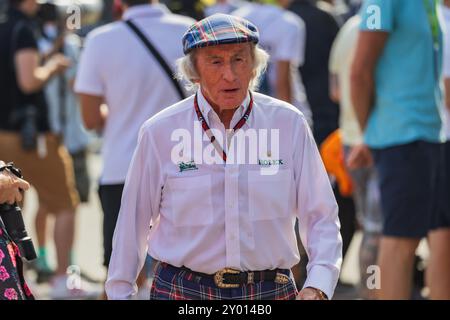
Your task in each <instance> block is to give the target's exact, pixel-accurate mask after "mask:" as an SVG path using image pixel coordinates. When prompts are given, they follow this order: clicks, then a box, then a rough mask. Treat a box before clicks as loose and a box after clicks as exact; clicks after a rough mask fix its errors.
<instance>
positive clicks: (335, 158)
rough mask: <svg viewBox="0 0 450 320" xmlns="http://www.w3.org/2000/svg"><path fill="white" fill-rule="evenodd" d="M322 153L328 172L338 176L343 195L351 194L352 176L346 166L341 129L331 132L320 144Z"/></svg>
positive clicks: (337, 179)
mask: <svg viewBox="0 0 450 320" xmlns="http://www.w3.org/2000/svg"><path fill="white" fill-rule="evenodd" d="M320 155H321V156H322V160H323V163H324V165H325V169H326V170H327V172H328V174H330V175H333V176H334V177H335V178H336V181H337V184H338V188H339V192H340V193H341V195H342V196H344V197H349V196H351V195H352V193H353V184H352V178H351V177H350V175H349V174H348V172H347V169H346V167H345V157H344V148H343V146H342V139H341V133H340V131H339V129H338V130H336V131H334V132H333V133H331V134H330V135H329V136H328V137H327V138H326V139H325V141H324V142H323V143H322V144H321V145H320Z"/></svg>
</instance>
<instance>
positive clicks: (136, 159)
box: [105, 125, 161, 300]
mask: <svg viewBox="0 0 450 320" xmlns="http://www.w3.org/2000/svg"><path fill="white" fill-rule="evenodd" d="M160 172H161V170H160V161H159V158H158V156H157V150H156V147H155V145H154V141H153V138H152V137H151V133H150V132H149V131H148V130H147V129H146V126H145V125H144V126H143V127H142V128H141V131H140V133H139V139H138V145H137V148H136V150H135V152H134V155H133V159H132V161H131V164H130V167H129V169H128V174H127V178H126V180H125V187H124V191H123V194H122V202H121V207H120V212H119V217H118V219H117V224H116V229H115V231H114V237H113V251H112V256H111V262H110V264H109V271H108V280H107V282H106V286H105V289H106V294H107V296H108V299H113V300H122V299H129V298H131V297H132V296H133V295H134V294H136V292H137V287H136V278H137V276H138V274H139V272H140V271H141V269H142V267H143V265H144V262H145V258H146V254H147V248H148V236H149V233H150V225H151V222H152V219H156V218H157V215H158V208H159V202H160V199H161V187H160V181H161V180H160Z"/></svg>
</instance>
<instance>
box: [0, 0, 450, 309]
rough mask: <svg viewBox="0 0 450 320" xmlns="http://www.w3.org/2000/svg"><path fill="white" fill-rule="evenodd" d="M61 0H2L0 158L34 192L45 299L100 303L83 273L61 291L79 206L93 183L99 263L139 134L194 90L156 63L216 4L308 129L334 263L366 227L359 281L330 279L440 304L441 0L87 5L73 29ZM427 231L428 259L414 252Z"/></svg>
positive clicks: (445, 77) (449, 287) (444, 179)
mask: <svg viewBox="0 0 450 320" xmlns="http://www.w3.org/2000/svg"><path fill="white" fill-rule="evenodd" d="M71 2H73V3H75V2H78V3H80V1H56V0H55V1H51V0H46V1H36V0H0V8H2V9H0V10H2V14H1V18H0V97H1V98H0V100H1V101H0V114H1V116H0V161H4V162H5V163H6V162H14V164H15V166H17V167H19V168H21V170H22V173H23V175H24V177H25V180H27V181H28V182H29V183H30V184H31V185H32V187H34V188H35V189H36V191H37V194H38V198H39V207H38V210H37V213H36V216H35V225H34V226H31V225H29V226H27V228H35V231H36V236H37V237H36V239H33V240H34V243H35V246H36V249H37V250H36V251H37V259H36V260H35V261H33V262H32V263H30V264H26V268H29V269H30V271H32V273H33V274H35V276H36V278H34V279H33V281H36V282H38V283H43V282H48V283H49V284H50V286H51V293H50V296H51V298H54V299H73V298H79V299H84V298H86V299H88V298H100V297H101V292H99V291H98V290H94V289H92V288H91V287H90V286H89V282H92V279H90V278H89V276H87V275H86V276H84V277H83V281H84V282H86V285H84V284H83V285H82V286H77V287H76V288H73V287H70V286H68V285H67V280H68V275H67V269H68V268H69V266H70V265H73V264H76V262H75V261H73V257H72V251H73V247H74V245H73V244H74V235H75V225H76V223H75V219H76V212H77V209H78V208H79V206H80V204H82V203H88V202H89V201H92V199H91V198H90V197H92V193H91V194H90V190H91V189H92V185H93V184H95V185H97V184H98V186H99V188H98V197H99V199H100V202H101V206H102V210H103V213H104V222H103V226H102V230H99V232H102V235H103V249H104V257H103V259H104V267H105V268H107V267H108V264H109V259H110V256H111V250H112V238H113V233H114V229H115V224H116V221H117V215H118V213H119V209H120V200H121V195H122V191H123V186H124V183H125V178H126V173H127V169H128V164H129V163H130V161H131V157H132V154H133V151H134V148H135V147H136V141H137V136H138V131H139V128H140V126H141V125H142V124H143V123H144V122H145V121H146V120H147V119H148V118H150V117H151V116H153V115H154V114H156V113H157V112H159V111H160V110H161V109H162V108H163V107H164V106H169V105H172V104H173V103H176V102H177V101H179V100H181V99H183V98H185V97H187V96H188V95H190V94H191V93H189V92H188V91H187V90H186V89H185V88H184V86H183V84H182V83H181V84H178V86H177V85H176V84H175V85H173V81H174V80H173V77H172V79H171V77H170V74H169V75H168V74H166V73H167V72H166V71H167V68H162V67H161V65H163V64H164V65H166V66H167V67H168V68H169V70H171V71H172V72H173V73H174V72H175V70H176V66H175V61H176V60H177V59H178V58H180V57H182V55H183V51H182V49H183V48H182V45H181V38H182V36H183V33H184V32H185V31H186V30H187V28H188V27H189V25H190V24H192V22H194V21H195V20H199V19H202V18H203V17H206V16H209V15H212V14H215V13H226V14H232V15H237V16H241V17H244V18H246V19H248V20H250V21H251V22H253V23H254V24H255V25H256V26H257V27H258V29H259V32H260V37H261V39H260V45H261V47H262V48H263V49H265V50H266V51H267V52H268V53H269V55H270V61H269V67H268V69H267V72H266V73H265V75H264V76H263V79H262V81H261V85H260V88H259V91H260V92H261V93H264V94H267V95H270V96H273V97H276V98H278V99H281V100H285V101H287V102H289V103H291V104H292V105H294V106H295V107H297V108H298V109H299V110H300V111H301V112H302V113H303V114H304V115H305V117H306V118H307V120H308V123H309V125H310V126H311V129H312V132H313V134H314V138H315V140H316V143H317V145H318V147H319V149H320V151H321V155H322V159H323V161H324V164H325V167H326V169H327V172H328V173H329V176H330V181H331V183H332V186H333V190H334V193H335V196H336V199H337V202H338V205H339V218H340V221H341V234H342V238H343V256H344V259H345V256H346V253H347V251H348V249H349V246H350V243H351V242H352V239H353V237H354V235H355V233H356V232H357V231H361V232H362V234H363V238H362V242H361V246H360V249H359V264H360V270H358V272H359V275H360V284H359V285H358V286H357V287H354V286H353V285H352V284H348V283H345V282H341V281H340V282H339V284H338V288H337V291H336V293H337V294H339V293H340V292H341V293H345V292H350V291H351V292H354V293H355V296H356V297H358V298H361V299H376V298H382V299H413V298H414V299H416V298H417V299H424V298H432V299H450V229H449V228H450V218H449V216H450V194H449V191H448V190H450V189H449V183H450V166H449V164H450V152H449V150H450V146H449V145H448V144H447V143H445V141H446V139H447V138H450V134H449V129H446V118H447V114H448V110H450V70H449V69H450V1H448V0H444V1H439V0H408V1H405V0H393V1H388V0H366V1H364V0H328V1H322V0H260V1H257V0H255V1H251V2H250V1H245V0H216V1H214V0H160V2H159V3H158V1H157V0H154V1H150V2H151V3H152V4H151V5H150V4H149V1H142V0H141V1H140V0H123V1H120V0H117V1H113V0H108V1H107V0H105V1H102V2H101V1H98V2H99V5H98V6H95V5H92V3H95V2H96V1H86V5H85V6H84V7H82V11H81V14H82V15H83V14H86V15H88V13H89V19H81V20H82V24H81V26H80V28H78V29H73V30H72V29H70V28H68V24H67V19H69V18H70V13H69V12H68V11H67V10H66V9H67V7H68V6H69V5H70V4H71ZM89 2H91V3H90V4H89ZM81 3H83V1H81ZM374 5H375V6H378V8H379V10H380V11H377V10H374V9H373V7H371V6H374ZM377 12H378V14H379V16H378V19H379V21H378V20H377ZM163 17H164V19H163ZM124 21H132V22H133V23H135V27H136V28H137V31H136V30H135V29H132V27H130V25H126V24H125V23H123V22H124ZM447 28H449V32H448V33H447V32H446V29H447ZM134 33H135V34H134ZM139 34H140V35H139ZM142 36H143V37H144V38H146V37H147V38H148V39H147V40H150V46H152V47H153V49H156V51H157V52H158V53H159V55H160V57H159V58H157V55H154V54H153V56H152V55H151V54H150V53H149V51H147V49H146V46H147V47H148V45H147V44H146V45H143V42H142V43H141V41H139V40H142V38H141V37H142ZM165 70H166V71H165ZM445 130H447V131H445ZM98 140H100V141H101V142H102V161H103V169H102V174H101V177H100V180H99V181H92V177H90V176H89V170H88V167H89V158H90V152H91V151H90V150H92V148H90V146H92V143H93V142H96V141H98ZM2 164H3V163H2V162H0V165H2ZM446 171H448V172H449V174H448V175H447V176H446V174H445V172H446ZM3 174H5V173H3V172H0V175H3ZM1 181H3V180H1ZM0 190H2V189H1V186H0ZM25 198H26V197H25ZM0 199H3V198H2V197H1V194H0ZM13 200H14V201H15V200H18V199H13ZM5 201H6V200H5ZM0 204H1V203H0ZM49 215H54V217H55V225H54V231H53V233H52V235H53V237H52V239H47V235H48V234H49V233H48V232H47V225H48V216H49ZM0 216H1V213H0ZM0 227H2V226H1V225H0ZM1 230H3V227H2V229H0V231H1ZM0 236H2V233H0ZM423 239H426V240H427V241H428V247H429V250H430V256H429V259H428V260H427V261H422V258H421V257H420V256H418V255H417V254H416V250H417V247H418V244H419V242H420V241H421V240H423ZM50 242H54V244H55V248H56V260H57V263H56V268H53V267H51V266H50V263H49V261H48V260H49V258H48V246H49V243H50ZM0 244H1V242H0ZM298 245H299V248H302V244H301V241H300V240H299V239H298ZM0 250H2V249H1V247H0ZM2 252H3V251H0V263H1V262H2V257H3V256H4V255H3V256H2ZM300 252H301V261H300V263H299V265H297V266H295V267H294V268H293V270H292V271H293V274H294V276H295V280H296V283H297V285H298V286H299V287H301V286H302V284H303V282H304V280H305V275H306V266H307V262H308V257H307V254H306V252H305V250H302V249H300ZM5 253H6V252H5ZM80 254H83V253H82V252H77V255H80ZM153 263H154V262H153V261H152V259H151V258H150V257H149V258H148V261H147V263H146V264H147V267H146V269H144V270H143V272H142V274H141V276H140V278H141V279H140V280H139V282H138V284H140V285H141V286H142V288H143V290H145V289H148V278H151V271H150V270H151V265H152V264H153ZM371 266H377V267H378V268H379V271H380V274H381V280H379V279H378V278H376V277H375V278H374V273H373V272H372V271H370V270H373V269H370V267H371ZM424 266H425V267H424ZM424 269H428V270H427V271H428V275H427V277H425V273H426V272H425V271H424ZM28 274H30V273H27V275H28ZM376 275H377V274H376V272H375V276H376ZM0 276H1V272H0ZM374 279H375V280H374ZM25 280H26V279H25ZM1 281H2V279H1V277H0V288H3V287H2V283H1ZM380 281H381V282H380ZM84 282H83V283H84ZM25 286H26V285H25ZM380 287H381V289H380ZM22 288H24V285H23V284H22ZM424 288H429V290H428V291H426V290H423V289H424ZM9 289H10V288H9ZM15 290H16V291H17V290H19V289H15ZM19 291H20V290H19ZM23 291H24V292H25V291H26V290H25V289H23ZM5 292H6V291H5ZM8 292H9V294H8V295H6V293H5V295H3V294H2V292H1V290H0V294H1V295H0V300H1V299H5V298H7V299H8V298H11V297H12V298H14V297H16V298H17V297H19V298H20V297H26V295H24V294H21V295H15V296H14V295H13V294H11V292H12V291H11V290H10V291H8ZM38 298H39V297H38Z"/></svg>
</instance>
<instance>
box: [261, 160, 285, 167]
mask: <svg viewBox="0 0 450 320" xmlns="http://www.w3.org/2000/svg"><path fill="white" fill-rule="evenodd" d="M258 164H259V165H260V166H262V167H270V166H280V165H283V159H279V160H258Z"/></svg>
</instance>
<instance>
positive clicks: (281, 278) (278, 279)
mask: <svg viewBox="0 0 450 320" xmlns="http://www.w3.org/2000/svg"><path fill="white" fill-rule="evenodd" d="M289 280H290V278H289V276H287V275H285V274H284V273H281V272H277V275H276V276H275V283H278V284H287V283H288V282H289Z"/></svg>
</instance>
